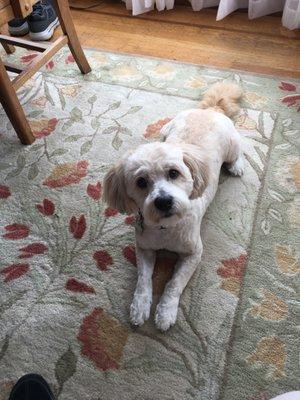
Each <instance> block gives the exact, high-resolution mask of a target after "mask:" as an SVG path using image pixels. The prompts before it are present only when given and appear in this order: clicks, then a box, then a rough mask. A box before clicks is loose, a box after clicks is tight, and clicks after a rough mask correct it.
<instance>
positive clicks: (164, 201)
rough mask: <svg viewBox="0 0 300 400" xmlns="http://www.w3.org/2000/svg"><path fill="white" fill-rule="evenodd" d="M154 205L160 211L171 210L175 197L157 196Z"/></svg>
mask: <svg viewBox="0 0 300 400" xmlns="http://www.w3.org/2000/svg"><path fill="white" fill-rule="evenodd" d="M154 205H155V207H156V208H157V209H158V210H159V211H165V212H167V211H170V210H171V208H172V207H173V197H172V196H163V197H156V199H155V200H154Z"/></svg>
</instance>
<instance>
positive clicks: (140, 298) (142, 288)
mask: <svg viewBox="0 0 300 400" xmlns="http://www.w3.org/2000/svg"><path fill="white" fill-rule="evenodd" d="M136 259H137V267H138V281H137V285H136V289H135V292H134V297H133V302H132V304H131V307H130V319H131V322H132V323H133V324H134V325H142V324H143V323H144V322H145V321H147V319H148V318H149V315H150V307H151V303H152V274H153V268H154V264H155V251H153V250H144V249H141V248H140V247H139V246H137V249H136Z"/></svg>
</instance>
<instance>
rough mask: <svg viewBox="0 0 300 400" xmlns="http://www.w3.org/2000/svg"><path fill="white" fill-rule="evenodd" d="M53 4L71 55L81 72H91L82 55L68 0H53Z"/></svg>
mask: <svg viewBox="0 0 300 400" xmlns="http://www.w3.org/2000/svg"><path fill="white" fill-rule="evenodd" d="M53 3H54V5H55V7H56V12H57V16H58V18H59V22H60V25H61V29H62V31H63V33H64V34H65V35H67V36H68V39H69V43H68V44H69V48H70V50H71V53H72V54H73V57H74V59H75V61H76V63H77V65H78V67H79V69H80V71H81V72H82V73H83V74H87V73H88V72H91V67H90V65H89V63H88V61H87V59H86V57H85V55H84V52H83V50H82V47H81V44H80V43H79V40H78V36H77V33H76V30H75V27H74V23H73V20H72V16H71V12H70V7H69V3H68V0H55V1H54V2H53Z"/></svg>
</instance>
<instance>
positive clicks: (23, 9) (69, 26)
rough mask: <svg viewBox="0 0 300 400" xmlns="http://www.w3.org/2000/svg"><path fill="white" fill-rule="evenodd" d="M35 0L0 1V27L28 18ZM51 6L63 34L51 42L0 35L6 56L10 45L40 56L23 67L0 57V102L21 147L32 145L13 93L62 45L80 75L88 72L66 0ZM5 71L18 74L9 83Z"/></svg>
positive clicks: (88, 67)
mask: <svg viewBox="0 0 300 400" xmlns="http://www.w3.org/2000/svg"><path fill="white" fill-rule="evenodd" d="M37 1H38V0H0V28H1V26H3V25H4V24H5V23H7V22H8V21H10V20H11V19H13V18H25V17H26V16H28V15H29V14H30V13H31V11H32V6H33V4H34V3H36V2H37ZM53 4H54V6H55V8H56V12H57V16H58V18H59V22H60V25H61V29H62V32H63V33H62V35H61V36H60V37H59V38H58V39H56V40H55V41H54V42H50V43H46V44H45V43H38V42H32V41H29V40H24V39H20V38H13V37H10V36H5V35H0V43H1V44H2V46H3V47H4V49H5V51H6V52H7V53H8V54H10V53H12V52H13V51H14V47H13V46H19V47H23V48H26V49H30V50H35V51H37V52H39V53H40V54H39V55H38V56H37V57H35V58H34V59H33V61H32V62H31V63H30V65H28V66H26V67H20V66H17V65H14V64H12V63H9V62H4V61H2V60H1V58H0V102H1V104H2V106H3V108H4V110H5V112H6V114H7V116H8V118H9V119H10V122H11V123H12V125H13V127H14V129H15V131H16V133H17V135H18V136H19V139H20V140H21V142H22V143H23V144H31V143H33V142H34V140H35V137H34V136H33V134H32V130H31V128H30V126H29V123H28V121H27V119H26V117H25V114H24V111H23V108H22V106H21V104H20V102H19V100H18V97H17V94H16V91H17V90H18V89H19V88H20V87H21V86H22V85H23V84H24V83H25V82H26V81H27V80H28V79H29V78H31V77H32V75H34V74H35V73H36V72H37V71H38V70H39V69H40V68H41V67H42V66H43V65H44V64H45V63H47V62H48V61H49V60H50V59H51V58H52V57H53V55H54V54H55V53H57V52H58V51H59V50H60V49H61V48H62V47H63V46H65V45H66V44H67V45H68V46H69V48H70V50H71V52H72V54H73V57H74V59H75V61H76V63H77V65H78V67H79V69H80V71H81V72H82V73H83V74H87V73H88V72H90V71H91V67H90V65H89V63H88V61H87V59H86V57H85V55H84V53H83V50H82V47H81V45H80V43H79V40H78V37H77V34H76V31H75V27H74V24H73V21H72V17H71V13H70V8H69V4H68V0H53ZM7 71H10V72H15V73H17V74H18V75H17V76H16V77H15V78H14V79H13V80H12V81H11V80H10V78H9V76H8V73H7Z"/></svg>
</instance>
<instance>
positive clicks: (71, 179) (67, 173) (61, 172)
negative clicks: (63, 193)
mask: <svg viewBox="0 0 300 400" xmlns="http://www.w3.org/2000/svg"><path fill="white" fill-rule="evenodd" d="M87 167H88V162H87V161H85V160H83V161H78V162H76V163H64V164H59V165H57V166H56V167H55V168H54V169H53V171H52V173H51V174H50V176H49V177H48V178H47V179H46V180H45V181H44V182H43V185H45V186H48V187H51V188H59V187H64V186H68V185H71V184H73V183H79V182H80V181H81V179H82V178H84V177H85V176H86V175H87Z"/></svg>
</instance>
